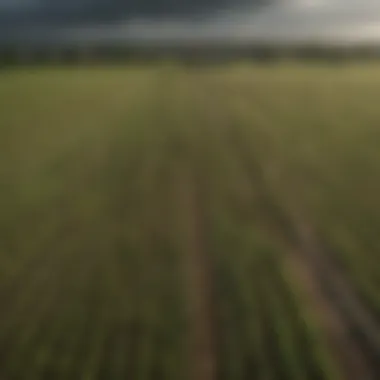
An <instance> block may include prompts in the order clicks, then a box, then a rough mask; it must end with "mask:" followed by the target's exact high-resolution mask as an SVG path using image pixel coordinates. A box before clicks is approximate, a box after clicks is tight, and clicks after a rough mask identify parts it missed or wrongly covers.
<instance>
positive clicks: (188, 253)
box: [177, 170, 217, 380]
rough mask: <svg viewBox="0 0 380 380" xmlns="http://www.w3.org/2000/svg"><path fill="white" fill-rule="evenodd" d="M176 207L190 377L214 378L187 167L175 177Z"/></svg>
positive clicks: (207, 276)
mask: <svg viewBox="0 0 380 380" xmlns="http://www.w3.org/2000/svg"><path fill="white" fill-rule="evenodd" d="M177 193H178V194H177V196H178V201H177V207H178V212H179V214H180V218H179V223H180V225H179V228H180V232H181V234H180V236H181V242H180V245H181V246H180V248H181V252H182V253H183V273H184V277H185V282H186V284H185V286H186V289H187V300H188V303H187V304H188V317H189V322H190V327H189V329H190V331H189V355H190V365H189V366H190V368H189V370H190V372H191V373H190V379H191V380H214V379H216V360H217V359H216V354H215V353H216V349H215V346H214V342H215V340H214V317H213V304H212V283H211V281H212V274H211V263H210V257H209V255H208V252H207V244H206V239H205V236H204V232H205V229H204V218H203V215H202V214H203V205H202V202H201V201H200V196H201V194H200V189H199V185H198V183H197V180H196V178H195V176H194V175H193V174H192V173H191V170H183V171H182V172H181V173H180V176H179V180H178V191H177Z"/></svg>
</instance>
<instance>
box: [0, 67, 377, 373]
mask: <svg viewBox="0 0 380 380" xmlns="http://www.w3.org/2000/svg"><path fill="white" fill-rule="evenodd" d="M379 99H380V67H376V66H375V65H372V66H371V65H364V64H362V65H346V66H328V65H326V66H323V65H319V66H317V65H315V66H313V65H311V64H310V65H308V66H302V65H300V64H285V63H283V64H278V65H271V66H254V65H250V64H243V63H242V64H234V65H229V66H228V65H226V66H217V67H212V66H207V67H203V68H200V67H198V68H195V67H182V66H181V65H174V64H157V65H146V66H142V65H140V66H132V65H131V66H126V67H92V68H83V67H82V68H73V67H72V68H58V67H56V68H43V69H42V68H41V69H38V68H34V69H33V70H32V69H30V70H27V69H18V70H6V71H3V72H0V305H1V306H0V379H1V380H8V379H14V380H37V379H38V380H39V379H46V380H52V379H54V380H64V379H68V380H69V379H70V380H77V379H78V380H95V379H96V380H98V379H99V380H100V379H103V380H104V379H109V380H113V379H114V380H118V379H128V380H153V379H154V380H251V379H257V380H309V379H310V380H372V379H373V380H376V379H379V378H380V266H379V265H378V264H379V263H380V261H379V260H380V258H379V257H378V256H379V253H380V241H379V234H380V107H379Z"/></svg>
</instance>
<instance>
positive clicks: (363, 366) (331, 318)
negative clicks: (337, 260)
mask: <svg viewBox="0 0 380 380" xmlns="http://www.w3.org/2000/svg"><path fill="white" fill-rule="evenodd" d="M285 265H286V269H287V270H288V274H289V276H291V277H292V280H293V281H294V282H296V283H297V284H298V285H297V286H300V287H301V294H302V296H303V299H302V301H303V304H304V305H305V306H306V307H307V308H308V310H309V311H310V312H311V314H312V315H313V317H314V318H315V319H316V322H317V323H318V325H319V326H320V327H321V328H322V331H323V334H324V338H325V342H326V344H327V345H328V346H329V347H330V350H331V351H330V352H331V355H332V358H333V362H334V363H336V364H337V368H338V369H339V370H340V372H341V378H342V379H344V380H351V379H352V380H356V379H363V380H364V379H365V380H370V379H374V377H373V375H371V372H370V370H369V369H368V364H367V362H366V359H365V357H364V355H363V352H362V351H361V350H360V348H359V347H357V345H356V344H355V342H354V341H353V340H352V339H351V338H350V333H349V331H348V327H347V325H346V323H345V322H344V320H342V318H341V315H340V313H339V312H338V311H337V310H336V307H335V305H333V304H332V303H331V302H330V301H329V300H328V299H327V298H326V297H325V296H324V294H323V292H322V290H321V286H320V284H319V283H318V280H317V279H316V278H315V276H314V274H313V272H312V270H311V268H310V263H308V262H306V261H305V257H304V253H303V252H299V251H296V252H292V253H291V254H289V255H288V256H287V260H286V263H285Z"/></svg>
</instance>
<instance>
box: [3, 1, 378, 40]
mask: <svg viewBox="0 0 380 380" xmlns="http://www.w3.org/2000/svg"><path fill="white" fill-rule="evenodd" d="M11 2H13V6H11ZM16 3H17V6H16ZM6 4H7V5H6ZM12 7H13V8H12ZM6 8H7V9H8V10H7V11H6V12H5V11H4V12H3V15H4V14H7V17H6V18H3V21H4V20H5V19H6V20H7V21H6V22H3V23H2V19H1V9H6ZM9 8H12V10H11V11H9ZM9 15H13V18H12V17H10V16H9ZM10 20H11V21H10ZM15 20H17V22H16V21H15ZM7 23H8V24H7ZM1 25H3V29H2V30H3V33H2V36H3V37H4V36H5V37H4V38H5V39H6V38H9V37H10V36H12V37H15V36H16V37H17V38H18V39H19V40H24V41H25V40H27V39H29V40H33V39H34V40H47V39H50V40H54V39H59V40H67V41H73V40H75V41H83V42H93V41H104V42H108V41H119V40H120V41H126V40H133V41H146V40H150V41H168V40H173V39H174V40H177V41H183V42H185V41H188V40H204V39H212V40H222V41H242V40H266V41H295V40H298V41H299V40H314V41H315V40H317V41H319V40H323V41H326V40H328V41H330V40H334V39H335V40H351V41H352V40H377V41H379V42H380V0H182V1H180V0H160V1H159V0H0V37H1ZM4 25H5V26H7V25H8V29H7V28H6V27H5V28H4ZM15 26H16V27H15ZM26 31H27V33H26Z"/></svg>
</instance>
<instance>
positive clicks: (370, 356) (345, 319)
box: [297, 224, 380, 380]
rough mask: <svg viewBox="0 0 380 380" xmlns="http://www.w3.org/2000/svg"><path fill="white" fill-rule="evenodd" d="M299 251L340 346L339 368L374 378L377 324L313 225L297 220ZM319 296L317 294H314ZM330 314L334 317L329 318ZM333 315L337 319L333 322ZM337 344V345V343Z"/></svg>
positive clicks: (379, 343)
mask: <svg viewBox="0 0 380 380" xmlns="http://www.w3.org/2000/svg"><path fill="white" fill-rule="evenodd" d="M299 226H301V227H298V228H297V233H298V236H299V242H300V250H301V255H300V256H299V257H300V260H299V261H300V262H301V263H302V262H303V265H304V267H305V269H306V270H307V271H308V275H309V278H310V279H311V281H313V282H314V283H315V285H316V286H317V287H318V293H319V294H320V295H321V296H322V298H323V299H324V302H325V304H326V305H329V307H328V309H326V308H323V307H321V310H322V311H323V313H321V312H319V314H326V315H325V316H324V318H325V320H327V321H330V324H326V325H325V327H326V330H327V331H328V332H329V333H330V338H331V339H330V340H332V342H331V343H332V347H334V346H338V345H339V347H340V350H339V352H340V356H341V357H342V359H344V358H345V360H344V361H343V360H340V363H341V364H342V369H343V371H344V372H345V379H353V380H355V379H359V378H360V379H377V378H378V374H379V368H380V362H379V359H380V327H379V324H378V323H377V321H376V320H375V319H374V317H373V315H372V314H371V313H370V311H369V310H368V309H367V308H366V307H365V305H364V304H363V303H362V302H361V300H360V298H358V296H357V295H356V292H355V290H354V288H353V286H352V284H350V282H349V280H348V279H347V278H346V276H345V274H344V273H343V272H342V270H341V269H340V268H339V267H338V266H337V264H335V263H334V261H333V260H332V258H331V257H330V255H331V254H332V253H331V252H327V251H326V248H324V247H323V246H321V243H320V242H319V241H318V239H317V238H316V237H315V236H314V234H313V232H312V229H311V228H310V227H308V226H306V225H304V224H302V225H301V224H299ZM317 299H318V297H317ZM332 315H335V316H336V317H334V318H330V317H331V316H332ZM334 319H336V322H335V323H334ZM337 348H338V347H337Z"/></svg>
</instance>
